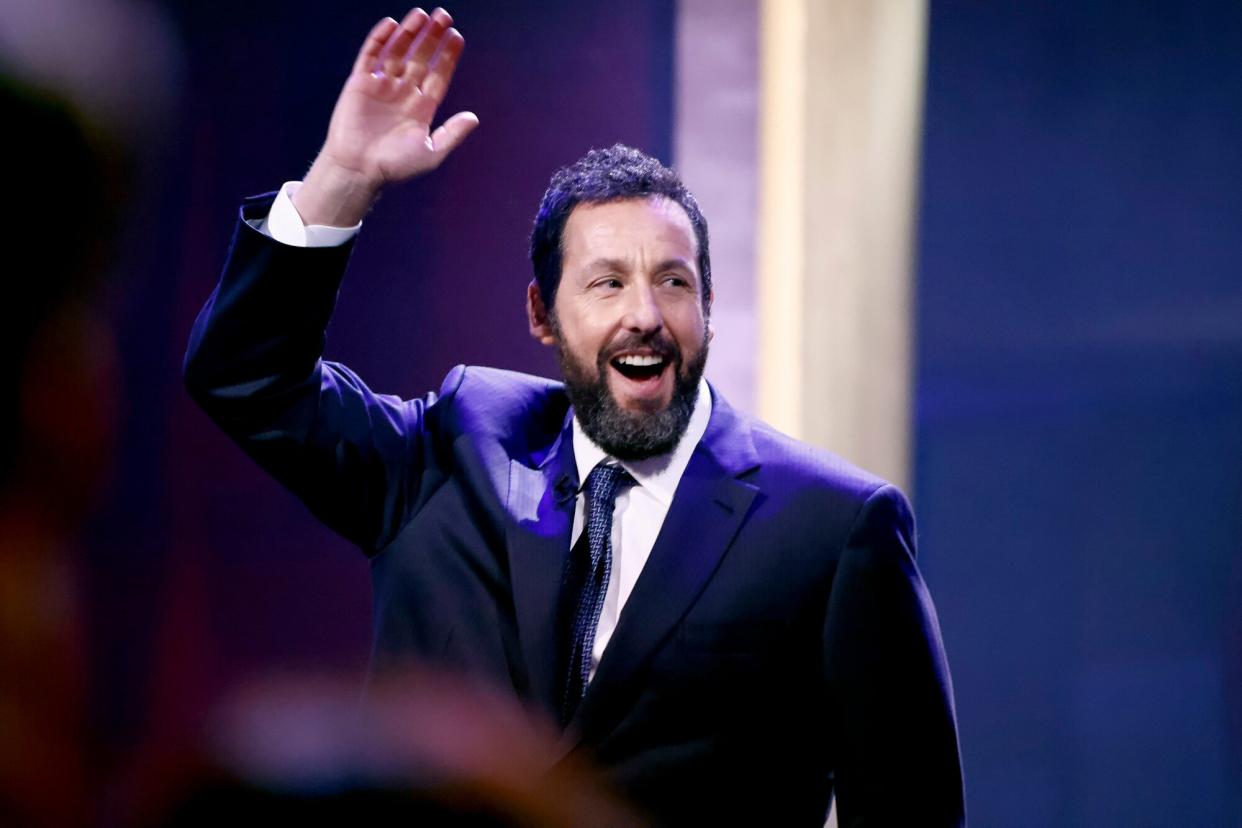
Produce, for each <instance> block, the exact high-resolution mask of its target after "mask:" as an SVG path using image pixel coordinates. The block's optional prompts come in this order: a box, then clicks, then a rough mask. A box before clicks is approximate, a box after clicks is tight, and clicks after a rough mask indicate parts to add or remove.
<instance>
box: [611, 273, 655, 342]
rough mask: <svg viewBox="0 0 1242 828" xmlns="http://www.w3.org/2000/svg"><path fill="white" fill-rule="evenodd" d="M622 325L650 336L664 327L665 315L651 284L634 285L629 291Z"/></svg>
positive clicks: (634, 331)
mask: <svg viewBox="0 0 1242 828" xmlns="http://www.w3.org/2000/svg"><path fill="white" fill-rule="evenodd" d="M628 293H629V296H628V297H627V303H626V307H625V315H624V316H623V317H622V319H621V324H622V326H623V327H624V328H625V329H626V330H627V331H630V332H632V333H637V334H641V335H642V336H650V335H651V334H654V333H657V332H659V330H660V329H661V328H663V327H664V315H663V314H662V313H661V312H660V304H659V302H657V301H656V296H655V291H654V290H652V289H651V286H650V285H645V284H639V285H633V286H632V287H631V289H630V290H629V291H628Z"/></svg>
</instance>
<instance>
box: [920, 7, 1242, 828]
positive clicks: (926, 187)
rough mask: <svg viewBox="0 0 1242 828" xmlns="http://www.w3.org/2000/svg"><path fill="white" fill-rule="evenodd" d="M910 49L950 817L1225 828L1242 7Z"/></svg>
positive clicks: (1053, 22) (1004, 29) (1235, 763)
mask: <svg viewBox="0 0 1242 828" xmlns="http://www.w3.org/2000/svg"><path fill="white" fill-rule="evenodd" d="M930 29H931V31H930V48H929V52H928V58H929V59H928V84H927V103H926V136H925V141H924V157H923V179H922V193H921V201H922V206H921V214H920V231H919V235H920V241H919V246H918V257H919V267H918V278H919V284H918V296H919V302H918V314H919V320H918V336H917V343H918V345H917V350H918V366H919V368H918V386H917V405H918V411H917V440H916V446H917V454H916V483H915V492H914V494H915V496H916V506H917V508H918V512H919V517H920V541H921V546H922V550H923V555H924V568H925V571H926V572H927V575H928V579H929V581H930V583H931V587H932V590H933V594H934V595H935V598H936V601H937V604H938V606H939V610H940V618H941V622H942V625H943V628H944V636H945V640H946V644H947V646H948V648H949V655H950V660H951V663H952V667H953V673H954V680H955V684H956V689H957V703H958V712H959V723H960V728H961V737H962V744H963V754H964V761H965V766H966V779H967V788H968V800H969V805H970V810H971V818H972V821H973V823H974V824H976V825H983V826H990V825H1005V826H1010V825H1013V826H1020V825H1032V826H1045V825H1046V826H1064V825H1082V826H1103V825H1117V826H1128V825H1239V824H1242V804H1240V800H1239V790H1240V789H1242V764H1240V763H1239V755H1238V747H1239V745H1240V744H1242V738H1240V731H1239V724H1240V721H1239V716H1240V715H1242V681H1240V680H1239V679H1240V675H1239V663H1240V659H1242V556H1240V554H1239V552H1240V550H1242V278H1239V277H1240V276H1242V268H1240V266H1239V254H1240V253H1242V202H1240V201H1239V200H1238V198H1237V189H1238V186H1239V184H1242V117H1240V114H1242V50H1240V47H1242V4H1238V3H1236V2H1199V3H1185V4H1183V3H1167V2H1165V3H1156V2H1141V3H1124V4H1118V3H1103V2H1090V3H1041V4H1007V3H1004V4H1002V3H933V4H932V14H931V26H930Z"/></svg>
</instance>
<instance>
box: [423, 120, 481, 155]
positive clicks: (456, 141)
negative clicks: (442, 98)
mask: <svg viewBox="0 0 1242 828" xmlns="http://www.w3.org/2000/svg"><path fill="white" fill-rule="evenodd" d="M478 125H479V117H478V116H477V115H475V114H474V113H473V112H458V113H457V114H456V115H454V116H453V117H452V118H449V119H448V120H447V121H445V122H444V123H442V124H440V128H439V129H437V130H436V131H435V132H433V133H431V136H430V137H429V138H428V139H427V141H428V143H429V144H430V145H431V151H432V152H434V153H435V154H436V155H437V156H439V160H438V161H437V162H436V163H439V162H440V161H443V160H444V158H445V156H447V155H448V154H449V153H450V152H452V151H453V150H455V149H457V147H458V145H460V144H461V142H462V141H464V140H466V136H467V135H469V134H470V133H472V132H474V128H475V127H477V126H478Z"/></svg>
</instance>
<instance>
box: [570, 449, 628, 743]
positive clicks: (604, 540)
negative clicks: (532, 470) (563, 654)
mask: <svg viewBox="0 0 1242 828" xmlns="http://www.w3.org/2000/svg"><path fill="white" fill-rule="evenodd" d="M633 482H634V478H632V477H630V474H629V472H627V471H626V470H625V469H623V468H621V467H620V466H606V465H603V464H601V465H598V466H596V467H595V468H594V469H592V470H591V474H590V475H588V476H587V482H586V520H585V526H584V527H583V532H582V537H580V538H579V539H578V542H577V543H576V544H574V548H573V549H572V550H570V559H569V562H568V566H567V569H566V578H565V587H564V588H565V598H566V600H567V601H568V602H569V604H568V607H567V609H568V612H569V613H571V616H570V617H571V618H572V621H573V626H572V628H571V631H570V638H569V660H568V664H567V670H566V676H565V695H564V698H563V700H562V704H561V723H562V724H567V723H568V722H569V720H570V719H571V718H572V717H573V714H574V711H575V710H576V709H577V707H578V702H580V701H582V694H583V693H585V692H586V686H587V682H588V680H589V678H590V675H591V652H592V650H594V648H595V628H596V627H597V626H598V624H599V614H600V610H602V609H603V608H604V596H605V595H606V594H607V593H608V578H609V576H611V574H612V509H613V504H614V503H615V502H616V496H617V492H618V491H619V490H620V489H621V487H622V486H626V485H629V484H631V483H633ZM584 540H585V541H586V543H583V541H584Z"/></svg>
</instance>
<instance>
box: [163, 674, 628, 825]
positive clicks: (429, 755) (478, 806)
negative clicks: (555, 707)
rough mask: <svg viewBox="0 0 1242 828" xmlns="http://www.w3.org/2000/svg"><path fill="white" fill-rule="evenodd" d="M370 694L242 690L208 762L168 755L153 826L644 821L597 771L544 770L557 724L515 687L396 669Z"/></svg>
mask: <svg viewBox="0 0 1242 828" xmlns="http://www.w3.org/2000/svg"><path fill="white" fill-rule="evenodd" d="M368 695H369V703H368V704H367V705H366V706H365V708H364V709H363V710H362V711H361V712H360V711H359V707H358V688H357V686H356V685H354V684H353V683H351V682H341V681H335V680H332V679H327V678H323V677H314V676H287V677H283V678H277V679H269V680H267V681H264V682H259V683H254V684H251V685H249V686H246V687H244V688H241V689H240V690H239V691H238V692H236V693H235V694H233V696H232V699H231V700H230V701H229V702H228V703H227V704H225V705H224V707H223V708H222V709H221V710H219V711H218V713H217V715H216V716H215V717H214V718H213V719H212V721H211V723H210V726H209V731H210V734H209V736H208V744H207V745H206V746H205V749H203V750H201V751H199V752H197V754H196V756H197V759H195V760H194V761H193V762H192V763H188V764H187V763H184V762H183V763H182V764H181V765H180V766H177V765H176V764H165V766H164V773H165V778H164V780H163V783H162V786H163V795H162V796H160V797H158V798H152V799H151V800H150V802H149V810H151V811H152V813H151V814H149V815H148V816H147V818H146V819H144V820H142V823H143V824H146V825H151V826H156V825H159V826H166V827H167V828H189V826H204V828H206V826H220V825H229V824H241V825H260V824H272V825H286V824H288V825H299V826H319V825H323V826H329V825H331V826H345V825H416V826H446V827H447V826H479V827H480V828H483V827H485V826H486V827H487V828H505V827H506V826H510V827H512V828H516V826H523V827H524V828H573V827H574V826H581V825H608V826H617V827H618V828H624V827H625V826H641V825H643V824H644V823H643V822H642V821H640V820H639V819H638V818H637V817H636V816H635V815H634V814H632V813H630V812H629V811H628V810H627V809H626V808H625V807H624V806H623V805H621V804H620V802H619V801H618V800H617V799H616V798H615V797H614V796H613V795H611V794H609V793H608V792H607V790H606V789H605V787H604V786H603V785H601V784H600V783H599V781H598V780H596V779H595V778H594V777H593V776H592V775H591V774H590V773H589V772H588V770H587V769H586V768H583V767H579V766H577V765H576V764H567V765H564V766H562V767H561V768H559V769H558V771H557V772H556V773H553V774H548V773H544V772H543V769H544V767H545V759H546V755H547V753H548V751H549V750H551V748H552V746H553V743H554V741H555V738H556V733H555V731H554V730H553V729H551V728H546V729H545V728H541V727H539V726H538V725H536V724H534V722H533V720H532V719H531V718H530V717H529V716H527V715H526V712H525V711H524V710H522V709H521V708H520V707H518V706H517V704H516V703H515V702H514V700H513V699H512V698H511V697H507V696H499V695H497V693H496V692H495V691H490V690H486V689H482V688H479V687H475V686H471V685H469V684H466V683H463V682H462V681H459V680H455V679H451V678H448V677H446V676H443V675H440V674H437V673H433V672H429V671H407V672H403V673H401V674H394V675H389V676H386V677H384V678H383V679H380V680H377V682H376V683H375V684H373V685H372V686H371V688H370V691H369V694H368ZM156 790H158V787H157V786H153V787H152V788H151V790H149V791H148V795H149V796H150V795H151V794H153V793H154V792H155V791H156Z"/></svg>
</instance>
